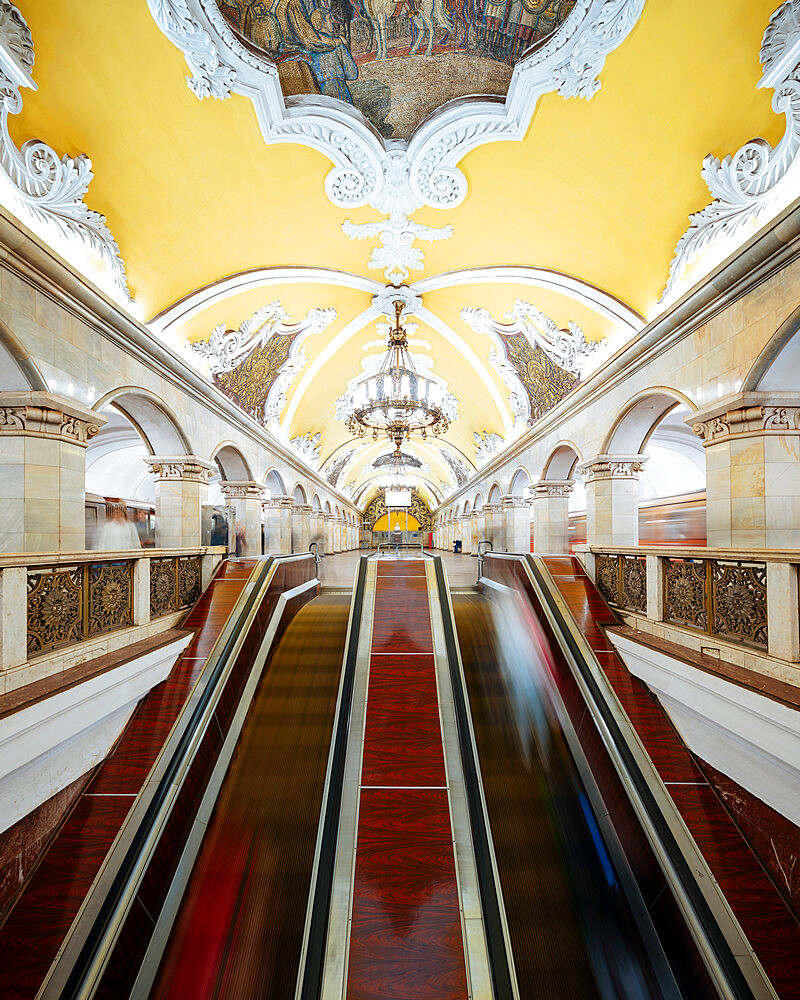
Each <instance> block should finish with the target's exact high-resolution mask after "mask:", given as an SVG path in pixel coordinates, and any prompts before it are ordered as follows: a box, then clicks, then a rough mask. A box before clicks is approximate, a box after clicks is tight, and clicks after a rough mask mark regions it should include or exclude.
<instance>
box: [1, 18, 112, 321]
mask: <svg viewBox="0 0 800 1000" xmlns="http://www.w3.org/2000/svg"><path fill="white" fill-rule="evenodd" d="M33 62H34V52H33V38H32V36H31V33H30V31H29V29H28V25H27V22H26V21H25V18H24V17H23V16H22V14H21V13H20V12H19V9H18V8H17V7H16V6H15V5H14V4H13V3H10V2H9V0H0V176H1V177H2V179H3V180H4V181H5V187H6V188H7V190H8V191H9V193H10V194H11V197H12V198H13V201H14V203H15V206H17V207H19V209H20V210H21V213H22V215H23V217H24V218H25V220H26V221H28V220H30V222H31V224H32V225H33V227H34V228H37V224H38V226H40V227H41V228H42V230H43V232H42V235H43V236H45V238H46V237H47V236H48V235H49V234H50V233H54V234H55V235H56V236H57V237H58V238H60V239H61V240H64V241H65V242H66V243H67V244H69V243H73V242H74V243H78V244H80V245H81V246H82V247H83V248H84V249H86V250H88V251H89V253H90V254H91V255H92V256H94V257H98V258H100V259H101V260H102V261H103V262H104V263H105V264H106V266H107V268H108V270H109V273H110V276H111V278H112V281H113V284H114V287H115V290H116V291H117V292H118V293H119V294H120V295H121V296H122V298H123V299H124V300H125V301H127V302H130V301H131V295H130V292H129V290H128V282H127V277H126V275H125V265H124V263H123V261H122V257H121V256H120V251H119V247H118V246H117V241H116V240H115V239H114V237H113V236H112V235H111V230H110V229H109V228H108V226H107V225H106V219H105V216H103V215H101V214H100V213H99V212H95V211H93V210H92V209H90V208H89V207H88V206H87V205H86V204H85V202H84V200H83V198H84V195H85V194H86V192H87V191H88V189H89V184H90V183H91V180H92V176H93V174H92V161H91V160H90V159H89V157H88V156H86V155H85V154H84V153H80V154H79V155H78V156H61V157H59V155H58V153H56V151H55V150H54V149H52V147H50V146H48V145H47V144H46V143H44V142H41V141H39V140H30V141H28V142H25V143H23V145H22V146H21V147H20V148H17V145H16V143H15V142H14V140H13V139H12V138H11V135H10V134H9V129H8V116H9V115H16V114H19V112H20V111H21V110H22V94H21V92H20V89H21V88H22V87H30V88H31V89H32V90H36V84H35V83H34V81H33V77H32V75H31V73H32V71H33Z"/></svg>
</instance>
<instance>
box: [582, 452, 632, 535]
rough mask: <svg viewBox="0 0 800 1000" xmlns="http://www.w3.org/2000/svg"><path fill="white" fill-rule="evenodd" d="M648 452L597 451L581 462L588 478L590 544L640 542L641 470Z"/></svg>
mask: <svg viewBox="0 0 800 1000" xmlns="http://www.w3.org/2000/svg"><path fill="white" fill-rule="evenodd" d="M646 461H647V456H646V455H597V456H596V457H595V458H590V459H589V460H588V461H586V462H582V463H581V464H580V465H579V466H578V470H577V471H578V472H582V473H583V475H584V477H585V479H586V535H587V543H588V544H589V545H638V544H639V473H640V472H641V471H642V469H643V467H644V463H645V462H646Z"/></svg>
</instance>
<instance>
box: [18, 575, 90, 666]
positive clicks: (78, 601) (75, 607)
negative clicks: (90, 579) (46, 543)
mask: <svg viewBox="0 0 800 1000" xmlns="http://www.w3.org/2000/svg"><path fill="white" fill-rule="evenodd" d="M85 604H86V601H85V594H84V581H83V567H82V566H58V567H47V568H43V569H35V570H31V571H30V572H29V573H28V656H35V655H37V654H38V653H44V652H47V651H48V650H50V649H57V648H58V647H59V646H69V645H71V644H72V643H74V642H80V641H81V639H83V637H84V607H85Z"/></svg>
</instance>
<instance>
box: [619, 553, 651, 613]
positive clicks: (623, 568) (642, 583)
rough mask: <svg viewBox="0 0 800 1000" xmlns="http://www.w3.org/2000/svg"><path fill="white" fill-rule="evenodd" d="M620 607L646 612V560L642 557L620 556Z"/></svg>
mask: <svg viewBox="0 0 800 1000" xmlns="http://www.w3.org/2000/svg"><path fill="white" fill-rule="evenodd" d="M619 582H620V607H622V608H625V609H626V610H628V611H640V612H641V613H642V614H644V613H645V612H646V611H647V560H646V559H645V558H644V557H643V556H620V578H619Z"/></svg>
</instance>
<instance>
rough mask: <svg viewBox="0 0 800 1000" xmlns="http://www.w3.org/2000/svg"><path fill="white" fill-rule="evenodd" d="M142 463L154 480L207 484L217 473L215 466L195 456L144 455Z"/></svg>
mask: <svg viewBox="0 0 800 1000" xmlns="http://www.w3.org/2000/svg"><path fill="white" fill-rule="evenodd" d="M142 461H143V462H144V463H145V464H146V465H147V467H148V469H149V470H150V472H152V473H153V474H154V475H155V477H156V479H172V480H175V479H188V480H191V481H193V482H201V483H207V482H208V481H209V480H210V479H211V477H212V476H213V475H214V473H215V472H216V471H217V467H216V465H214V464H212V463H211V462H206V461H205V460H204V459H202V458H198V457H197V455H146V456H145V458H143V459H142Z"/></svg>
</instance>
